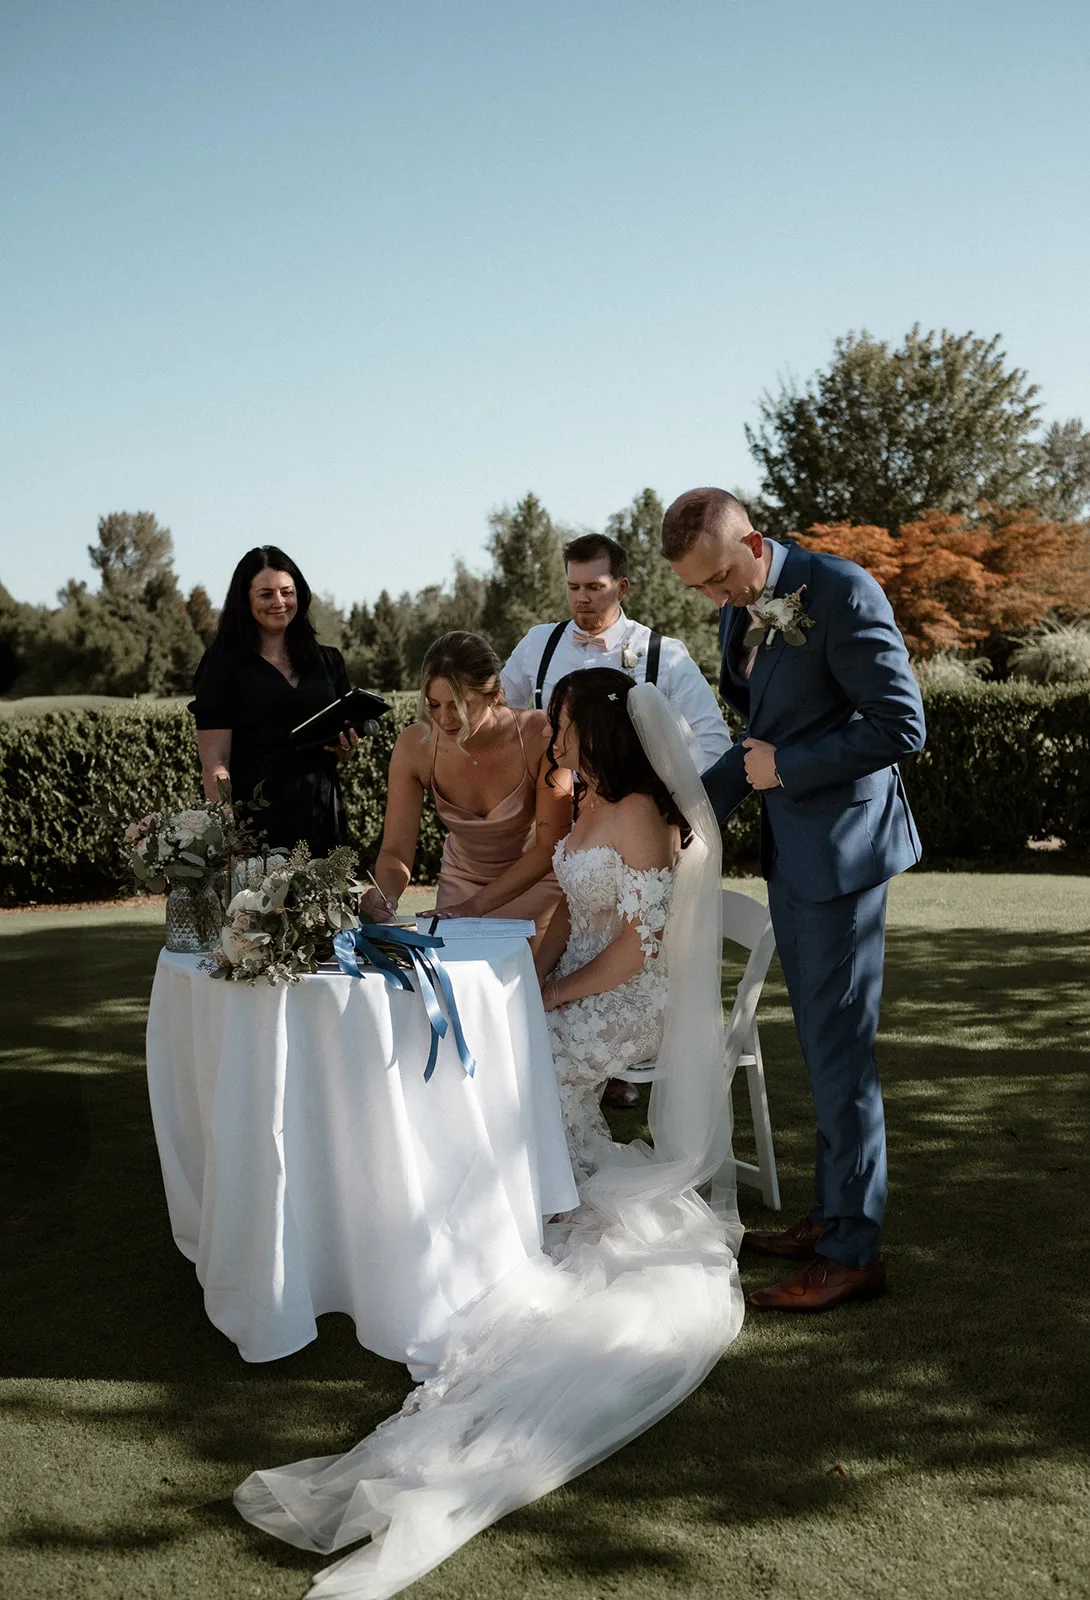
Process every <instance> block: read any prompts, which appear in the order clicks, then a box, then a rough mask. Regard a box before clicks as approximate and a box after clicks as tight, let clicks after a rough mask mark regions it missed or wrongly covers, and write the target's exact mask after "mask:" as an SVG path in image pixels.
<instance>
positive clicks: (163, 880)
mask: <svg viewBox="0 0 1090 1600" xmlns="http://www.w3.org/2000/svg"><path fill="white" fill-rule="evenodd" d="M122 837H123V839H124V842H125V846H126V849H127V851H128V855H129V865H130V867H131V868H132V873H133V876H134V877H135V879H136V881H137V883H141V884H143V885H144V886H145V887H146V888H148V889H150V890H151V891H152V893H153V894H162V893H164V891H165V890H166V889H167V887H168V886H170V887H172V888H173V887H174V886H175V885H177V884H180V883H181V884H187V885H189V884H197V883H207V882H208V881H209V879H211V878H214V877H215V876H216V875H217V873H220V872H222V871H223V870H224V868H225V867H226V865H227V823H226V819H225V818H224V815H223V807H222V806H221V805H218V804H215V803H213V802H212V801H209V802H207V803H206V804H205V805H202V806H193V807H192V808H191V809H190V810H188V811H153V812H151V814H150V815H149V816H146V817H141V818H140V821H139V822H130V823H129V825H128V827H127V828H126V829H125V832H124V834H123V836H122Z"/></svg>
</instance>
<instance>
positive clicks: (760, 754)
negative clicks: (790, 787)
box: [742, 739, 783, 790]
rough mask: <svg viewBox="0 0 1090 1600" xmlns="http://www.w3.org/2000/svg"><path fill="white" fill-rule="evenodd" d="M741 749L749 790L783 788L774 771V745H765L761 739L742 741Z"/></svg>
mask: <svg viewBox="0 0 1090 1600" xmlns="http://www.w3.org/2000/svg"><path fill="white" fill-rule="evenodd" d="M742 749H743V750H744V751H745V752H746V755H745V762H746V779H747V781H748V783H749V786H750V788H751V789H757V790H760V789H782V788H783V784H782V783H781V782H780V777H779V773H778V772H777V771H776V746H775V745H774V744H766V743H765V741H764V740H763V739H743V741H742Z"/></svg>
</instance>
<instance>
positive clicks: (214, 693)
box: [189, 544, 359, 856]
mask: <svg viewBox="0 0 1090 1600" xmlns="http://www.w3.org/2000/svg"><path fill="white" fill-rule="evenodd" d="M309 610H310V586H309V585H308V583H307V581H306V579H305V578H304V577H303V574H302V573H301V572H300V571H299V568H298V567H297V566H296V565H295V562H294V561H292V559H291V557H290V556H287V555H285V554H284V552H283V550H278V549H277V547H276V546H275V545H271V544H268V545H259V546H257V548H256V549H253V550H248V551H247V552H246V554H245V555H244V556H243V558H242V560H241V561H240V562H239V564H238V566H237V567H236V568H235V571H234V576H233V577H232V579H231V585H230V588H229V589H228V591H227V599H226V600H225V601H224V604H223V613H222V615H221V617H220V622H219V630H218V632H217V634H216V638H215V641H214V642H213V644H212V645H211V647H210V648H209V649H208V650H207V651H206V652H205V655H204V659H203V660H202V661H201V664H200V666H199V667H198V668H197V672H196V676H195V678H194V680H193V688H194V692H195V694H196V698H195V699H194V700H193V701H192V703H191V704H190V707H189V709H190V710H191V711H192V712H193V713H194V715H195V716H196V719H197V744H198V748H199V749H200V755H201V775H202V778H203V780H204V792H205V794H206V795H207V796H208V798H209V799H210V800H215V799H218V797H219V794H218V789H217V780H219V779H221V778H226V779H229V780H230V784H231V796H232V799H233V801H234V802H235V803H236V804H239V805H242V806H245V804H246V803H247V802H248V801H250V800H252V799H253V796H254V791H255V790H256V789H257V786H258V785H259V784H260V785H261V795H260V798H261V799H263V800H266V801H268V802H269V803H268V806H267V807H266V808H264V809H260V810H258V811H256V812H255V813H254V815H253V822H254V824H255V826H256V829H257V831H258V832H259V833H263V834H264V836H265V839H266V842H267V843H268V844H269V845H270V846H272V847H282V848H287V849H290V848H291V847H292V846H293V845H294V844H295V843H296V842H297V841H298V840H300V839H305V840H306V842H307V844H308V845H309V846H310V850H311V854H312V855H316V856H319V855H322V856H324V855H328V853H329V852H330V850H333V849H335V848H336V846H337V845H339V844H344V842H345V814H344V796H343V795H342V793H341V785H340V781H339V779H338V777H337V762H338V760H339V758H340V756H341V755H343V754H344V752H345V751H347V750H349V749H351V748H353V746H355V745H356V744H357V743H358V742H359V741H358V739H357V737H356V735H355V733H352V734H351V735H350V737H346V736H345V735H344V734H342V735H341V744H340V747H338V746H336V745H334V746H327V747H325V748H322V747H318V748H311V749H304V750H300V749H297V748H296V747H295V745H293V743H292V742H291V739H290V738H289V734H290V733H291V730H292V728H294V727H297V726H298V724H299V723H301V722H305V721H306V719H307V718H308V717H312V716H313V715H314V714H315V712H317V711H321V710H322V709H323V707H324V706H327V705H329V703H330V701H331V700H333V699H335V698H336V696H337V695H339V694H344V693H345V692H346V691H347V690H348V689H349V688H350V687H351V686H350V684H349V682H348V673H347V670H346V669H345V664H344V657H343V656H342V655H341V652H340V651H339V650H334V649H333V648H332V647H331V646H329V645H320V644H319V643H318V641H317V638H316V637H315V633H314V625H313V623H312V622H311V620H310V617H309V615H308V613H309Z"/></svg>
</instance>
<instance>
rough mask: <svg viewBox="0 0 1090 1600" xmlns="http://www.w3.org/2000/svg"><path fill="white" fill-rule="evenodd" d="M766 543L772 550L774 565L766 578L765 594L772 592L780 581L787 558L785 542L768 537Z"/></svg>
mask: <svg viewBox="0 0 1090 1600" xmlns="http://www.w3.org/2000/svg"><path fill="white" fill-rule="evenodd" d="M765 544H766V546H767V547H768V549H770V550H771V551H772V565H771V566H770V567H769V569H768V577H767V578H766V579H765V590H764V592H765V594H771V593H772V592H773V591H774V590H775V588H776V585H777V584H778V583H779V581H780V573H781V572H782V571H783V564H784V562H785V561H786V560H787V546H786V545H785V544H777V543H776V541H775V539H766V540H765Z"/></svg>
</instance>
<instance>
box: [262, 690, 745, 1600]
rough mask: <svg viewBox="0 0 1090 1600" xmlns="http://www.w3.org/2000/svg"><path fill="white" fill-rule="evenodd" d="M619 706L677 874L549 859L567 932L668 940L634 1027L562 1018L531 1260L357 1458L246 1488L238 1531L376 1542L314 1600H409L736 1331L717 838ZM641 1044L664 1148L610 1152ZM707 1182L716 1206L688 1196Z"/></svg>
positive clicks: (319, 1463) (327, 1581) (657, 724)
mask: <svg viewBox="0 0 1090 1600" xmlns="http://www.w3.org/2000/svg"><path fill="white" fill-rule="evenodd" d="M627 703H628V707H629V714H630V715H631V716H632V720H633V722H634V724H635V726H636V728H637V731H638V733H639V735H640V739H641V741H642V742H643V745H644V748H645V749H646V750H647V753H648V755H649V757H650V758H651V761H652V764H653V765H654V767H655V769H656V771H657V772H659V774H660V775H661V776H662V777H663V779H664V781H665V782H666V785H667V787H668V788H669V789H670V791H671V793H672V794H673V795H674V798H675V800H676V801H677V803H678V806H679V807H680V809H681V810H682V812H683V813H684V814H685V816H686V817H687V818H688V820H689V823H690V825H691V827H692V828H693V839H692V841H691V842H690V844H689V846H688V848H687V849H685V850H684V851H683V852H682V855H681V859H680V862H679V864H678V866H677V867H676V869H670V870H668V871H666V872H664V873H661V874H659V873H652V874H647V873H632V874H631V879H629V878H626V877H625V874H629V873H630V869H628V868H626V867H625V866H624V863H623V862H622V861H621V860H620V858H619V857H618V856H616V853H615V852H606V854H605V855H602V854H601V851H600V847H595V848H592V849H589V850H586V851H582V852H573V853H572V855H571V857H568V858H567V859H566V860H564V859H561V858H562V855H563V852H562V851H558V856H557V872H558V876H559V877H560V878H561V882H562V883H563V886H564V888H565V890H566V892H567V893H568V895H569V900H570V903H571V908H572V927H573V934H575V935H576V936H577V937H584V936H585V937H586V938H588V939H593V938H594V937H595V936H597V937H601V936H602V929H603V925H604V924H603V918H606V917H607V916H609V917H616V916H617V915H621V916H626V917H627V918H628V919H629V920H631V921H634V922H636V923H637V924H638V925H639V926H640V928H641V938H644V939H646V940H647V941H650V946H649V945H648V944H647V943H645V952H646V951H649V948H650V949H657V947H658V940H659V937H660V933H661V936H662V956H663V959H662V962H661V964H660V962H659V961H649V962H647V963H646V964H645V967H644V969H643V970H642V971H641V973H639V974H637V977H636V979H635V980H630V982H631V983H632V984H634V986H635V987H634V988H633V990H632V992H631V994H630V995H629V996H628V1003H627V1004H626V1005H625V1006H624V1007H623V1012H622V1010H619V1009H616V1008H615V1007H612V1006H610V1005H608V1004H605V1005H602V1006H599V1007H589V1008H588V1007H585V1006H584V1007H583V1008H582V1011H580V1008H579V1007H578V1006H575V1007H571V1006H569V1007H563V1008H560V1010H559V1011H557V1012H552V1013H550V1024H551V1031H552V1036H553V1043H554V1049H556V1051H557V1054H558V1058H559V1060H560V1063H561V1064H560V1072H561V1076H562V1078H565V1077H566V1078H568V1079H570V1080H571V1081H570V1083H569V1085H568V1087H569V1088H570V1089H571V1091H572V1092H571V1093H570V1094H568V1095H567V1096H566V1102H567V1103H566V1109H565V1116H566V1120H567V1121H568V1124H569V1128H570V1129H571V1131H572V1135H573V1137H574V1140H575V1145H576V1148H575V1151H574V1154H575V1158H576V1159H575V1165H576V1169H577V1178H578V1182H579V1196H580V1206H579V1209H578V1210H577V1211H575V1212H572V1213H570V1214H569V1215H568V1216H567V1217H565V1218H564V1219H562V1220H561V1221H558V1222H557V1223H554V1224H551V1225H549V1226H548V1227H547V1228H546V1230H545V1251H544V1253H543V1254H542V1255H541V1256H540V1257H538V1258H536V1259H533V1260H529V1261H527V1262H526V1263H525V1264H524V1265H523V1266H522V1267H520V1268H518V1269H517V1270H516V1271H514V1272H513V1273H511V1274H509V1275H508V1276H507V1277H506V1278H505V1279H504V1280H503V1281H502V1282H501V1283H500V1284H498V1285H497V1286H496V1287H494V1288H493V1289H491V1290H489V1291H488V1292H487V1293H486V1294H484V1295H482V1296H481V1298H480V1299H479V1300H477V1301H476V1302H475V1303H474V1304H473V1305H472V1306H470V1307H468V1308H466V1310H465V1311H464V1312H463V1313H461V1315H460V1316H459V1317H457V1318H456V1319H454V1320H453V1321H452V1323H451V1326H450V1328H449V1331H448V1337H447V1341H446V1346H445V1350H444V1355H443V1358H442V1360H441V1362H440V1365H439V1367H438V1369H437V1371H436V1374H435V1376H434V1377H432V1378H430V1379H428V1380H427V1382H425V1383H423V1384H422V1385H420V1386H419V1388H417V1389H416V1390H414V1391H413V1393H412V1394H411V1395H410V1396H409V1397H408V1399H407V1400H406V1402H405V1405H404V1406H403V1407H402V1410H401V1411H400V1412H399V1413H398V1414H397V1415H396V1416H394V1417H391V1418H390V1419H389V1420H388V1421H386V1422H384V1423H383V1424H381V1426H380V1427H378V1428H376V1429H375V1431H374V1432H373V1433H372V1434H370V1435H369V1437H368V1438H366V1439H364V1440H363V1441H362V1443H360V1444H358V1445H357V1446H356V1447H355V1448H354V1449H353V1450H350V1451H348V1452H347V1454H345V1455H341V1456H324V1457H318V1458H315V1459H313V1460H309V1461H300V1462H296V1463H294V1464H293V1465H291V1466H287V1467H278V1468H273V1469H270V1470H266V1471H262V1472H255V1473H253V1474H252V1475H251V1477H249V1478H248V1479H247V1480H246V1482H245V1483H243V1484H242V1485H241V1487H240V1488H239V1489H238V1490H237V1492H236V1494H235V1504H236V1505H237V1507H238V1509H239V1511H240V1512H241V1514H242V1515H243V1516H244V1517H245V1518H246V1519H247V1520H248V1521H250V1522H253V1523H255V1524H256V1525H257V1526H259V1527H262V1528H265V1529H267V1530H268V1531H269V1532H270V1533H273V1534H276V1535H277V1536H278V1537H279V1538H281V1539H284V1540H286V1541H287V1542H289V1543H291V1544H295V1545H299V1546H301V1547H302V1548H304V1549H307V1550H315V1551H318V1552H320V1553H322V1554H328V1553H330V1552H332V1551H334V1550H338V1549H342V1548H343V1547H344V1546H346V1545H349V1544H352V1543H355V1542H356V1541H359V1540H361V1539H364V1538H367V1537H368V1536H370V1542H369V1543H368V1544H366V1545H365V1546H363V1547H362V1548H361V1549H358V1550H355V1551H353V1552H351V1553H350V1554H349V1555H347V1556H345V1557H343V1558H342V1559H341V1560H339V1561H337V1562H335V1563H334V1564H333V1565H332V1566H329V1567H327V1568H325V1569H324V1571H322V1572H320V1573H319V1574H318V1575H317V1578H316V1580H315V1583H314V1586H313V1588H312V1589H311V1590H310V1595H311V1596H312V1597H323V1600H325V1597H331V1596H341V1597H345V1600H349V1597H351V1600H385V1597H387V1596H390V1595H394V1594H396V1593H398V1592H399V1591H400V1590H401V1589H403V1588H404V1587H405V1586H406V1585H407V1584H409V1583H411V1582H412V1581H413V1580H414V1579H416V1578H419V1577H421V1576H423V1574H424V1573H426V1572H428V1571H430V1570H431V1569H432V1568H434V1567H436V1566H438V1564H439V1563H440V1562H441V1561H443V1560H444V1558H445V1557H446V1556H448V1555H450V1554H451V1553H452V1552H453V1551H454V1550H456V1549H458V1547H459V1546H460V1545H462V1544H464V1543H465V1542H466V1541H467V1540H468V1539H470V1538H471V1537H472V1536H473V1535H474V1534H475V1533H478V1532H479V1531H480V1530H481V1529H482V1528H486V1527H488V1526H489V1525H490V1524H491V1523H493V1522H495V1521H497V1520H498V1519H499V1518H500V1517H502V1516H503V1515H504V1514H505V1513H506V1512H508V1511H512V1510H514V1509H515V1508H516V1507H518V1506H522V1505H526V1504H528V1503H529V1502H530V1501H532V1500H535V1499H537V1498H538V1497H539V1496H541V1495H543V1494H546V1493H547V1492H548V1491H549V1490H550V1489H554V1488H557V1487H558V1486H559V1485H560V1484H562V1483H566V1482H567V1481H569V1480H570V1479H571V1478H573V1477H575V1476H576V1475H577V1474H578V1473H580V1472H583V1471H585V1470H586V1468H588V1467H591V1466H593V1465H594V1464H595V1463H596V1462H598V1461H601V1460H602V1459H603V1458H604V1457H605V1456H607V1455H610V1454H611V1453H612V1452H613V1451H615V1450H617V1449H619V1448H620V1446H621V1445H623V1444H625V1443H627V1441H628V1440H630V1439H632V1438H634V1437H635V1436H636V1435H637V1434H639V1433H641V1432H643V1431H644V1429H646V1428H648V1427H650V1426H651V1424H652V1423H654V1422H656V1421H658V1420H659V1418H660V1417H663V1416H665V1415H666V1413H667V1412H668V1411H670V1410H672V1409H673V1408H674V1407H675V1406H676V1405H678V1404H679V1403H680V1402H681V1401H682V1400H683V1399H684V1398H685V1396H686V1395H688V1394H690V1393H691V1392H692V1390H693V1389H695V1388H696V1387H697V1385H698V1384H699V1383H701V1382H702V1380H703V1379H704V1378H705V1377H706V1375H707V1374H708V1372H709V1371H710V1370H711V1368H712V1367H713V1366H714V1365H715V1363H716V1362H717V1361H718V1360H719V1358H720V1357H721V1356H722V1354H723V1352H724V1351H725V1350H726V1349H727V1347H728V1346H729V1345H730V1344H731V1342H732V1341H733V1339H734V1338H735V1336H736V1335H737V1333H738V1330H739V1328H740V1326H741V1322H742V1304H743V1302H742V1294H741V1290H740V1287H739V1284H738V1275H737V1268H736V1265H735V1259H734V1256H735V1252H736V1250H737V1246H738V1244H739V1242H740V1239H741V1227H740V1224H739V1222H738V1216H737V1209H736V1206H735V1202H734V1194H733V1186H732V1184H731V1183H730V1182H729V1177H728V1178H725V1174H726V1175H729V1173H730V1115H729V1104H730V1102H729V1095H728V1088H729V1086H728V1082H727V1076H726V1073H725V1072H724V1070H723V1038H722V1017H721V1011H720V1000H719V955H720V937H719V935H720V931H721V918H720V898H719V883H720V876H719V874H720V854H719V830H718V827H717V825H716V823H715V818H714V816H713V815H712V813H711V808H710V806H709V804H708V802H707V799H706V797H705V795H704V790H703V787H702V785H701V783H700V779H699V776H698V774H697V771H696V768H695V766H694V765H693V763H692V761H691V759H690V757H689V754H688V750H687V747H686V743H685V739H684V737H683V732H682V729H681V726H680V725H679V723H678V721H677V719H676V717H675V715H674V713H673V712H672V711H671V709H670V707H669V705H668V703H667V701H666V700H665V699H664V698H663V696H662V695H661V694H660V692H659V691H658V690H657V689H656V688H654V687H653V686H652V685H645V684H641V685H639V686H638V687H637V688H635V689H633V690H632V691H631V692H630V694H629V696H628V702H627ZM596 857H597V859H595V858H596ZM607 857H608V858H609V859H607ZM581 858H582V859H581ZM565 879H567V881H565ZM652 880H654V881H652ZM596 930H597V932H596ZM606 942H608V941H606ZM569 950H571V945H570V944H569ZM576 954H578V952H576ZM586 959H589V956H586V955H583V956H580V957H579V959H578V960H575V964H576V965H579V964H582V961H583V960H586ZM573 960H574V957H573ZM622 987H623V988H628V985H625V986H622ZM620 992H621V991H620V990H617V991H614V995H618V994H620ZM598 998H601V999H603V1000H604V999H605V997H598ZM663 1002H664V1003H665V1009H664V1010H663ZM554 1019H555V1020H554ZM641 1029H642V1030H643V1033H644V1034H645V1035H646V1036H647V1038H649V1039H650V1041H651V1044H652V1049H653V1048H654V1047H655V1046H656V1045H657V1047H658V1059H659V1062H660V1065H661V1067H662V1069H663V1075H662V1077H661V1078H659V1079H657V1080H656V1082H655V1084H654V1086H653V1088H652V1095H651V1109H650V1116H649V1120H650V1127H651V1134H652V1138H653V1140H654V1148H653V1149H652V1148H651V1147H650V1146H648V1145H646V1144H642V1143H634V1144H632V1145H615V1144H613V1143H611V1142H610V1141H609V1139H608V1137H606V1136H605V1135H604V1134H603V1133H602V1131H601V1129H600V1128H599V1127H598V1126H597V1122H596V1118H598V1116H599V1113H598V1112H597V1108H596V1106H595V1107H593V1112H594V1115H593V1116H590V1115H588V1114H586V1111H587V1105H588V1099H589V1098H590V1097H591V1095H592V1093H593V1082H595V1081H596V1082H600V1081H601V1078H602V1077H608V1076H609V1071H608V1067H609V1064H610V1059H611V1051H612V1052H614V1054H613V1055H612V1061H613V1062H614V1063H615V1064H621V1063H622V1061H631V1060H635V1059H639V1057H636V1056H633V1055H632V1054H631V1051H632V1050H634V1049H637V1048H643V1045H644V1043H645V1042H646V1041H645V1039H644V1038H643V1037H641ZM645 1053H646V1052H645ZM580 1076H582V1077H584V1078H586V1079H589V1080H591V1082H590V1083H589V1084H588V1083H586V1082H584V1083H582V1084H580V1083H578V1082H577V1081H576V1080H577V1079H579V1078H580ZM588 1089H589V1091H590V1093H589V1094H588V1092H586V1091H588ZM712 1178H715V1179H716V1182H715V1184H714V1186H713V1192H714V1194H715V1197H716V1209H715V1210H714V1211H713V1210H712V1209H711V1207H710V1206H709V1205H708V1204H706V1203H705V1202H704V1200H702V1199H701V1198H700V1196H699V1195H698V1194H697V1192H696V1190H697V1187H698V1186H699V1185H702V1184H704V1183H706V1182H707V1181H708V1180H710V1179H712Z"/></svg>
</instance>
